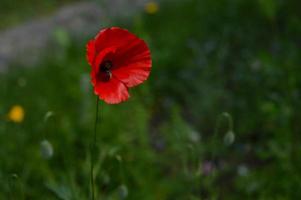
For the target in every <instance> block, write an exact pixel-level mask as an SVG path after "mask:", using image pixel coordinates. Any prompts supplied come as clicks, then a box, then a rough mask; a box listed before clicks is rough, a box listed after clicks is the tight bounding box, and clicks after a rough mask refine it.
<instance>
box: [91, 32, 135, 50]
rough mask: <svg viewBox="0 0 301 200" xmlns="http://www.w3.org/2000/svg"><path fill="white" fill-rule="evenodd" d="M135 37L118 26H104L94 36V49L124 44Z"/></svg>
mask: <svg viewBox="0 0 301 200" xmlns="http://www.w3.org/2000/svg"><path fill="white" fill-rule="evenodd" d="M136 38H137V37H136V36H135V35H134V34H132V33H130V32H129V31H127V30H125V29H122V28H118V27H112V28H106V29H103V30H101V31H100V32H99V33H98V34H97V36H96V37H95V46H96V51H97V52H100V51H102V50H103V49H105V48H107V47H112V46H116V47H119V46H124V45H126V44H127V42H128V41H131V40H135V39H136Z"/></svg>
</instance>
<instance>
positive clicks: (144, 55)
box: [112, 39, 152, 87]
mask: <svg viewBox="0 0 301 200" xmlns="http://www.w3.org/2000/svg"><path fill="white" fill-rule="evenodd" d="M114 64H115V65H116V67H115V68H113V69H112V73H113V75H114V76H116V77H117V78H118V79H119V80H121V81H122V82H124V84H125V85H126V86H127V87H133V86H136V85H139V84H140V83H142V82H143V81H145V80H146V79H147V78H148V76H149V74H150V70H151V65H152V63H151V56H150V51H149V49H148V47H147V45H146V44H145V42H144V41H143V40H140V39H136V40H135V41H132V42H131V43H129V44H127V45H126V46H125V47H123V48H120V49H118V51H116V54H115V56H114Z"/></svg>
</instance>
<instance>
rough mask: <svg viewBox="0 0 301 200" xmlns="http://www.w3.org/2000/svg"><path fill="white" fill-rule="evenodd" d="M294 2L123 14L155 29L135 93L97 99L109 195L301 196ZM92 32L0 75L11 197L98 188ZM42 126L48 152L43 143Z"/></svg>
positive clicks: (102, 190)
mask: <svg viewBox="0 0 301 200" xmlns="http://www.w3.org/2000/svg"><path fill="white" fill-rule="evenodd" d="M297 5H298V2H297V1H289V2H284V1H275V2H274V3H273V1H267V2H263V1H260V0H259V1H252V0H248V1H247V0H233V1H231V2H229V1H226V0H221V1H220V0H219V1H212V0H204V1H198V0H187V1H180V0H178V1H164V3H162V4H160V10H159V12H158V13H156V14H155V15H147V14H143V13H142V14H140V15H137V16H134V17H133V18H132V20H130V22H116V23H115V24H114V25H120V26H123V27H125V28H128V29H129V30H130V31H132V32H134V33H136V34H137V35H139V36H140V37H142V38H144V39H146V40H147V42H148V44H149V45H150V48H151V51H152V57H153V69H152V73H151V76H150V79H149V80H148V81H147V82H146V83H145V84H143V85H141V86H139V87H137V88H133V89H132V90H131V91H130V92H131V96H132V97H131V99H130V100H129V101H128V102H125V103H123V104H120V105H106V104H105V103H103V102H101V104H100V113H101V120H100V124H99V126H98V127H99V129H98V135H97V137H98V148H97V153H98V162H97V164H96V171H97V173H96V175H97V179H96V185H97V194H98V196H99V197H100V198H101V199H125V196H127V197H126V198H127V199H131V200H132V199H133V200H135V199H137V200H141V199H143V200H153V199H159V200H161V199H162V200H165V199H183V200H186V199H191V200H193V199H298V198H299V197H300V196H301V193H300V191H301V189H300V185H301V174H300V170H299V169H300V167H301V166H300V165H301V160H300V158H301V157H300V151H301V146H300V136H299V134H298V131H299V130H300V128H301V127H300V123H299V121H300V119H301V116H300V114H299V112H298V111H299V110H300V109H299V108H300V107H301V103H300V92H301V91H300V88H301V82H300V80H301V73H300V70H299V66H300V64H301V60H300V59H301V57H300V53H299V52H300V51H299V49H300V45H299V44H300V39H299V35H300V34H301V20H300V19H301V16H300V14H299V12H298V10H297V7H298V6H297ZM75 43H76V45H75ZM84 45H85V41H83V42H82V43H78V42H74V43H71V45H67V46H65V47H64V49H62V52H64V54H63V55H62V56H59V57H52V56H47V57H46V58H45V59H44V61H43V62H42V63H41V64H39V65H38V66H36V67H34V68H30V69H24V68H19V67H18V66H15V67H14V68H12V69H11V70H10V72H9V73H8V74H3V75H1V76H0V91H1V93H0V105H1V106H0V116H1V121H0V146H1V148H0V158H1V159H0V199H6V198H8V197H12V196H11V195H15V199H22V193H23V192H24V195H25V197H26V199H41V198H43V199H46V200H47V199H80V200H81V199H88V197H89V169H90V168H89V167H90V165H89V159H90V155H89V144H90V141H91V138H92V133H93V123H94V116H95V100H96V99H95V96H94V95H93V92H92V86H91V84H90V83H89V66H88V65H87V63H86V60H85V47H84ZM15 104H20V105H22V106H23V107H24V109H25V112H26V115H25V120H24V121H23V122H22V123H20V124H15V123H12V122H10V121H8V120H7V119H6V118H5V116H6V114H7V112H8V111H9V109H10V108H11V106H13V105H15ZM49 111H51V112H52V113H53V115H52V116H51V117H49V118H47V120H46V121H45V119H44V118H45V115H47V113H49ZM224 112H226V113H229V114H225V113H224ZM225 116H226V117H225ZM229 116H230V118H232V119H233V121H234V127H233V130H232V129H230V128H229V127H230V126H229V125H230V124H229ZM229 131H234V134H235V140H234V142H233V143H231V138H229V137H230V136H229V135H227V133H228V132H229ZM214 133H216V134H215V135H214ZM44 139H47V140H48V141H49V142H50V143H51V144H52V146H53V149H54V155H53V156H52V157H51V158H50V159H44V158H43V157H42V156H41V152H40V142H41V141H43V140H44ZM229 141H230V142H229ZM212 165H213V166H214V170H213V171H210V169H208V166H209V168H210V166H212ZM12 174H17V176H18V178H16V177H15V176H14V177H12ZM126 194H127V195H126Z"/></svg>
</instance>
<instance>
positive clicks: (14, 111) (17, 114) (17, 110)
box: [8, 105, 25, 123]
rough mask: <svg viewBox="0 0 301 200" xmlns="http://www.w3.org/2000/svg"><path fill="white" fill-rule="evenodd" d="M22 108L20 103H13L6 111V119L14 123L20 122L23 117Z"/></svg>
mask: <svg viewBox="0 0 301 200" xmlns="http://www.w3.org/2000/svg"><path fill="white" fill-rule="evenodd" d="M24 115H25V113H24V109H23V107H22V106H20V105H14V106H13V107H12V108H11V109H10V111H9V112H8V119H9V120H10V121H13V122H15V123H21V122H22V121H23V119H24Z"/></svg>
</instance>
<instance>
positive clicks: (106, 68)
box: [97, 60, 113, 82]
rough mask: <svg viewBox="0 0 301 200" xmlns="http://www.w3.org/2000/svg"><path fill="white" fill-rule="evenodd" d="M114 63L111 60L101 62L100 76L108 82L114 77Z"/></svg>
mask: <svg viewBox="0 0 301 200" xmlns="http://www.w3.org/2000/svg"><path fill="white" fill-rule="evenodd" d="M112 67H113V63H112V61H110V60H105V61H103V62H102V63H101V64H100V70H99V72H98V75H97V76H98V78H99V79H100V80H101V81H103V82H108V81H109V80H110V79H111V78H112V72H111V70H110V69H111V68H112Z"/></svg>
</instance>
